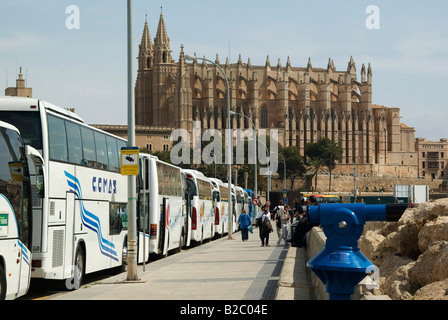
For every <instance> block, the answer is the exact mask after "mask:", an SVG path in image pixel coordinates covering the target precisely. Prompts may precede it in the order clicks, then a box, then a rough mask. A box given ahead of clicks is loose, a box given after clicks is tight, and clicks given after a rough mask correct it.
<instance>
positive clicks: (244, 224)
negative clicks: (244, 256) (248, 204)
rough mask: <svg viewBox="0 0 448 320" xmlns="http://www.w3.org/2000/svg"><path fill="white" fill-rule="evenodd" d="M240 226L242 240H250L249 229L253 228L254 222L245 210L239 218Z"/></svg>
mask: <svg viewBox="0 0 448 320" xmlns="http://www.w3.org/2000/svg"><path fill="white" fill-rule="evenodd" d="M238 224H239V225H240V229H241V238H242V240H243V241H247V240H249V227H250V226H251V224H252V221H251V219H250V216H249V215H248V214H247V213H246V210H245V209H243V211H242V213H241V215H240V217H239V218H238Z"/></svg>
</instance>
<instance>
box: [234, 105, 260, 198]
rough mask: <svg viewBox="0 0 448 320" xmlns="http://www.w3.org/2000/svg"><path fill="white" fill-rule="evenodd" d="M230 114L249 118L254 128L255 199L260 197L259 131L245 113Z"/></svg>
mask: <svg viewBox="0 0 448 320" xmlns="http://www.w3.org/2000/svg"><path fill="white" fill-rule="evenodd" d="M230 114H231V115H236V114H239V115H242V116H243V117H246V118H247V120H249V121H250V124H251V125H252V127H253V128H254V135H255V137H254V141H255V143H254V152H255V153H254V155H255V186H254V187H255V189H254V192H255V198H257V197H258V181H257V179H258V167H257V162H258V157H257V129H256V128H255V124H254V122H253V121H252V119H251V118H249V117H248V116H246V115H245V114H244V113H238V112H234V111H230Z"/></svg>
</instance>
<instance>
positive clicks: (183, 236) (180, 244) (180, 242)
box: [179, 230, 185, 252]
mask: <svg viewBox="0 0 448 320" xmlns="http://www.w3.org/2000/svg"><path fill="white" fill-rule="evenodd" d="M184 246H185V233H184V230H182V233H181V235H180V239H179V252H181V251H182V248H183V247H184Z"/></svg>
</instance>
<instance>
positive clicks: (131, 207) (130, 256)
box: [127, 0, 138, 281]
mask: <svg viewBox="0 0 448 320" xmlns="http://www.w3.org/2000/svg"><path fill="white" fill-rule="evenodd" d="M132 10H133V5H132V0H128V3H127V32H128V35H127V37H128V41H127V42H128V43H127V45H128V57H127V58H128V144H127V146H128V147H133V146H135V109H134V108H135V106H134V88H133V87H132V84H133V81H134V79H133V78H134V77H133V72H132V71H133V61H134V60H133V59H134V54H133V53H132V52H133V50H132V48H133V37H132ZM136 189H137V187H136V177H135V176H128V248H127V264H128V265H127V280H128V281H135V280H138V275H137V224H136V221H137V213H136V212H137V201H136V198H135V197H136V196H135V195H136V194H137V191H136Z"/></svg>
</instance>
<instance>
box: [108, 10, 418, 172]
mask: <svg viewBox="0 0 448 320" xmlns="http://www.w3.org/2000/svg"><path fill="white" fill-rule="evenodd" d="M191 51H193V52H194V50H193V49H191ZM195 56H196V54H195ZM197 58H202V57H197ZM214 58H215V63H216V64H218V65H219V66H220V67H221V69H222V70H223V71H224V72H225V74H226V77H227V78H228V82H229V91H230V108H231V110H232V111H233V112H235V114H234V115H231V127H232V129H237V128H239V129H252V124H251V122H250V121H248V120H247V118H250V119H251V120H252V122H253V124H254V125H255V127H256V129H257V130H258V129H277V130H278V140H279V141H278V142H279V144H280V145H281V146H283V147H287V146H296V147H297V148H298V149H299V150H300V152H301V154H302V155H303V154H304V148H305V144H306V143H308V142H316V141H317V140H318V139H319V138H321V137H328V138H329V139H331V140H334V141H336V142H337V143H338V144H339V145H340V146H341V147H342V149H343V156H342V159H341V160H340V163H339V165H338V168H339V170H340V172H342V173H343V172H346V173H350V172H353V167H354V166H355V165H356V166H357V167H358V170H359V172H361V173H363V174H365V175H372V176H378V175H380V176H381V175H401V176H409V177H416V176H417V174H418V173H417V154H416V151H415V130H414V128H411V127H409V126H407V125H405V124H403V123H401V122H400V118H401V117H400V109H399V108H389V107H385V106H379V105H375V104H373V102H372V88H373V80H372V79H373V73H372V68H371V66H370V64H367V65H365V64H362V66H361V70H360V78H358V74H357V73H358V70H357V68H356V64H355V61H354V59H353V58H350V60H349V61H348V64H347V69H346V70H336V68H335V66H334V63H333V60H331V59H329V60H328V64H327V66H326V67H325V68H318V67H314V66H313V64H312V62H311V58H310V59H309V60H308V63H307V65H306V66H304V67H295V66H292V65H291V61H290V59H289V57H288V59H287V60H286V63H284V64H282V62H281V60H280V59H278V61H277V63H272V62H271V59H270V57H269V56H267V58H266V63H265V65H258V66H257V65H252V63H251V61H250V58H249V59H248V60H247V62H243V61H242V59H241V55H239V59H238V61H237V62H236V63H230V61H229V60H228V58H227V59H225V61H220V57H219V55H218V54H217V55H216V57H214ZM135 114H136V130H137V133H136V140H137V144H138V146H139V147H147V148H148V149H150V150H152V151H157V150H162V146H163V150H169V148H171V145H172V142H171V141H169V139H167V137H168V136H169V134H170V132H171V131H172V130H174V129H178V128H182V129H186V130H188V131H189V132H192V129H193V121H200V123H201V126H202V129H203V130H205V129H209V128H211V129H218V130H223V129H226V128H227V116H228V114H227V87H226V82H225V79H224V77H223V75H222V73H221V72H220V70H219V69H218V68H216V66H214V65H213V64H210V63H206V62H205V60H203V59H193V61H192V62H190V61H189V62H187V60H186V53H184V48H183V46H181V51H180V55H179V57H178V60H177V61H176V60H175V59H173V57H172V56H171V48H170V39H169V37H168V33H167V28H166V25H165V21H164V17H163V14H161V15H160V20H159V24H158V29H157V33H156V36H155V38H154V41H152V38H151V34H150V30H149V27H148V23H147V21H146V22H145V26H144V29H143V35H142V39H141V43H140V47H139V53H138V74H137V80H136V85H135ZM103 129H106V130H108V131H111V132H113V133H115V134H119V132H118V131H119V130H120V128H119V126H109V128H106V127H105V128H103ZM267 132H269V130H267ZM122 135H123V136H124V135H125V134H122ZM156 141H157V142H156Z"/></svg>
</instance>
